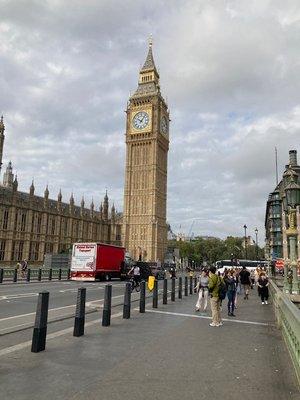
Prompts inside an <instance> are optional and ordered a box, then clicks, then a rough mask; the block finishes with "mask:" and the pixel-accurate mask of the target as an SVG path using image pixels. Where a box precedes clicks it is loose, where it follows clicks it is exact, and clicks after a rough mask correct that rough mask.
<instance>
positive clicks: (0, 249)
mask: <svg viewBox="0 0 300 400" xmlns="http://www.w3.org/2000/svg"><path fill="white" fill-rule="evenodd" d="M4 256H5V240H0V260H1V261H3V260H4Z"/></svg>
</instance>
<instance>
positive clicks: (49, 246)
mask: <svg viewBox="0 0 300 400" xmlns="http://www.w3.org/2000/svg"><path fill="white" fill-rule="evenodd" d="M4 130H5V126H4V123H3V117H2V118H1V120H0V171H1V165H2V155H3V146H4ZM121 226H122V216H121V214H118V213H116V211H115V207H114V205H113V206H112V208H111V210H110V212H109V201H108V196H107V194H106V195H105V197H104V202H103V205H102V203H101V206H100V210H99V211H96V210H95V208H94V203H93V202H92V203H91V205H90V208H85V203H84V199H82V201H81V205H80V206H76V205H75V204H74V197H73V194H72V195H71V198H70V201H69V202H68V203H65V202H63V201H62V194H61V191H60V192H59V194H58V197H57V200H52V199H49V190H48V187H47V188H46V190H45V192H44V197H40V196H36V195H35V194H34V184H33V183H32V185H31V187H30V190H29V193H23V192H20V191H18V180H17V177H16V176H14V174H13V170H12V164H11V162H9V164H8V166H7V168H6V172H5V173H4V176H3V184H2V185H1V184H0V265H1V266H12V265H15V264H16V262H17V261H20V260H24V259H26V260H28V261H29V264H34V263H36V264H39V265H41V264H42V263H43V260H44V255H45V254H46V253H62V252H67V251H68V250H69V249H70V248H71V246H72V244H73V243H74V242H85V241H87V242H104V243H111V244H116V245H121Z"/></svg>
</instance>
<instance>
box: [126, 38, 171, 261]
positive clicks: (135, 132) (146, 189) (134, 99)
mask: <svg viewBox="0 0 300 400" xmlns="http://www.w3.org/2000/svg"><path fill="white" fill-rule="evenodd" d="M126 113H127V121H126V171H125V191H124V214H123V224H124V225H123V229H124V232H123V237H124V245H125V247H126V249H127V250H128V251H129V253H130V255H131V257H133V258H134V259H136V260H138V259H141V260H145V261H157V260H160V261H163V259H164V255H165V251H166V246H167V224H166V207H167V162H168V150H169V110H168V106H167V104H166V102H165V100H164V99H163V97H162V95H161V93H160V87H159V74H158V72H157V69H156V67H155V64H154V59H153V53H152V41H150V43H149V51H148V55H147V58H146V61H145V63H144V65H143V67H142V69H141V70H140V73H139V82H138V88H137V90H136V91H135V93H134V94H133V95H132V96H131V97H130V98H129V101H128V105H127V110H126Z"/></svg>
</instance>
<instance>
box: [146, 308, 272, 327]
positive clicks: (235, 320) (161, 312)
mask: <svg viewBox="0 0 300 400" xmlns="http://www.w3.org/2000/svg"><path fill="white" fill-rule="evenodd" d="M146 312H150V313H156V314H166V315H175V316H178V317H190V318H202V319H211V317H209V316H205V315H194V314H184V313H176V312H170V311H159V310H146ZM222 321H226V322H236V323H238V324H250V325H261V326H273V324H268V323H266V322H256V321H243V320H241V319H228V318H222Z"/></svg>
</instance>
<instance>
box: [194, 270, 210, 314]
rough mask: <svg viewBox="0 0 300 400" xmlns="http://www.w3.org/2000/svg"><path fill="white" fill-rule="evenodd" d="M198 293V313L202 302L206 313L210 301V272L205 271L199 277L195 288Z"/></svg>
mask: <svg viewBox="0 0 300 400" xmlns="http://www.w3.org/2000/svg"><path fill="white" fill-rule="evenodd" d="M195 289H196V290H197V293H198V300H197V303H196V311H200V309H201V305H202V300H204V307H203V311H204V312H206V309H207V300H208V271H207V269H203V270H202V273H201V275H200V276H199V279H198V283H197V286H196V288H195Z"/></svg>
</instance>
